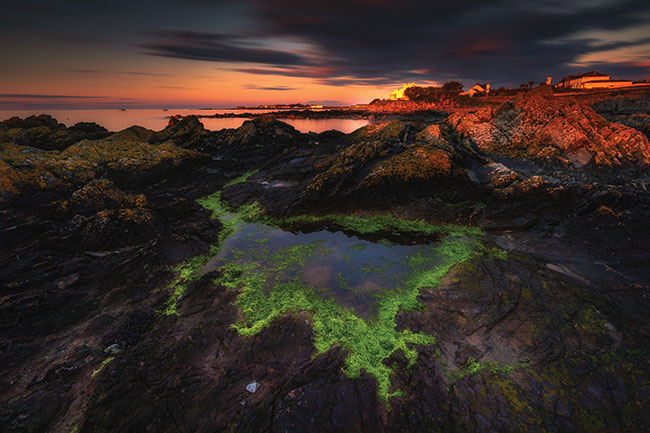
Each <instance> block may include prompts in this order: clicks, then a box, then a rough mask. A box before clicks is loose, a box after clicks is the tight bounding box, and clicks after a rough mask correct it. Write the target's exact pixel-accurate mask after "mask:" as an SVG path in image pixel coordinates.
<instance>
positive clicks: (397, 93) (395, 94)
mask: <svg viewBox="0 0 650 433" xmlns="http://www.w3.org/2000/svg"><path fill="white" fill-rule="evenodd" d="M413 86H416V84H415V83H409V84H404V86H403V87H402V88H401V89H395V90H393V91H392V92H390V100H391V101H397V100H400V99H408V98H407V97H406V96H404V92H405V91H406V89H408V88H409V87H413Z"/></svg>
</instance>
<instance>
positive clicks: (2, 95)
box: [0, 93, 106, 99]
mask: <svg viewBox="0 0 650 433" xmlns="http://www.w3.org/2000/svg"><path fill="white" fill-rule="evenodd" d="M0 98H3V99H6V98H13V99H102V98H106V96H87V95H39V94H31V93H0Z"/></svg>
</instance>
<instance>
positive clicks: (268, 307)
mask: <svg viewBox="0 0 650 433" xmlns="http://www.w3.org/2000/svg"><path fill="white" fill-rule="evenodd" d="M474 244H475V241H472V240H468V239H465V238H451V237H450V238H447V239H445V240H443V241H442V242H441V243H440V244H438V245H436V246H434V247H432V249H433V253H432V256H434V255H435V257H437V258H438V262H439V263H438V264H437V265H435V266H433V267H427V266H423V265H422V264H421V265H419V266H416V267H414V269H413V272H412V274H411V275H410V277H409V278H408V279H407V280H406V281H405V283H404V284H403V286H402V287H400V288H399V289H395V290H391V291H388V292H386V293H383V294H381V295H380V296H379V297H378V308H377V313H376V315H375V316H374V317H373V318H371V319H370V320H363V319H361V318H360V317H358V316H356V315H355V314H354V313H353V311H352V310H350V309H348V308H344V307H341V306H340V305H338V304H337V303H336V302H335V301H334V300H332V299H327V298H324V297H322V296H319V295H318V294H317V293H316V292H314V291H313V290H312V289H310V288H308V287H305V286H304V285H302V284H300V283H298V282H297V281H292V282H288V283H280V284H276V285H274V286H273V287H272V288H271V289H270V291H268V290H265V287H266V283H267V281H268V280H269V278H271V276H270V272H269V271H270V269H264V266H262V265H260V264H258V263H255V262H249V263H246V264H244V265H242V264H227V265H225V266H223V267H222V272H223V277H222V278H221V279H219V280H218V283H220V284H222V285H224V286H225V287H227V288H231V289H239V290H240V295H239V296H238V298H237V306H238V307H239V308H240V310H241V312H242V315H243V319H242V320H241V321H240V322H237V323H235V324H234V325H233V327H234V328H235V329H236V330H237V331H238V332H239V333H240V334H241V335H244V336H252V335H255V334H257V333H258V332H259V331H260V330H261V329H263V328H265V327H267V326H269V324H270V323H271V322H272V321H273V320H274V319H276V318H279V317H282V316H283V315H285V314H287V313H298V312H301V311H304V312H308V313H310V315H311V317H312V326H313V329H314V347H315V349H316V354H320V353H323V352H325V351H327V350H329V349H330V348H331V347H333V346H335V345H340V347H341V349H343V350H345V351H346V352H347V356H346V360H345V367H344V370H343V371H344V373H345V374H346V375H348V376H349V377H358V376H359V375H360V374H361V371H362V370H364V371H365V372H366V373H368V374H370V375H372V376H374V377H375V378H376V379H377V382H378V395H379V396H380V397H381V398H382V399H383V400H384V401H386V402H388V399H389V398H390V397H391V396H394V395H398V394H399V390H394V391H392V392H391V380H390V377H391V375H392V374H393V371H392V369H391V368H390V367H389V366H388V365H385V364H384V362H383V361H384V360H386V359H387V358H388V357H389V356H390V355H391V354H393V353H394V352H396V351H398V350H401V351H402V353H403V354H404V355H405V357H406V359H407V360H408V365H409V366H411V365H413V364H414V363H415V361H416V359H417V350H416V349H415V347H414V346H415V345H428V344H434V343H435V338H434V337H433V336H431V335H427V334H423V333H414V332H412V331H410V330H408V329H405V330H398V329H397V326H396V323H395V317H396V316H397V314H398V313H399V312H400V311H404V310H418V309H423V308H424V307H423V305H422V304H421V303H420V302H419V301H418V300H417V296H418V294H419V290H420V289H421V288H423V287H436V286H437V285H438V284H439V283H440V280H441V279H442V277H443V276H444V275H445V274H446V273H447V272H448V271H449V269H450V268H451V267H452V266H453V265H455V264H456V263H458V262H460V261H464V260H467V259H469V258H470V256H471V255H472V254H473V253H474V249H475V245H474ZM277 254H278V255H279V256H281V257H285V256H286V254H285V253H284V252H283V251H280V252H278V253H277ZM307 254H308V253H307ZM304 257H305V255H302V254H298V255H296V256H295V257H294V260H295V261H296V262H301V261H302V260H303V259H304ZM270 261H271V262H274V261H275V259H273V258H271V260H270ZM279 262H283V260H279Z"/></svg>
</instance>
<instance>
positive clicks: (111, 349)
mask: <svg viewBox="0 0 650 433" xmlns="http://www.w3.org/2000/svg"><path fill="white" fill-rule="evenodd" d="M121 351H122V348H121V347H120V345H119V344H117V343H115V344H111V345H110V346H108V347H107V348H106V349H104V352H106V353H108V354H109V355H117V354H118V353H120V352H121Z"/></svg>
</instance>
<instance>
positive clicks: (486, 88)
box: [461, 83, 490, 98]
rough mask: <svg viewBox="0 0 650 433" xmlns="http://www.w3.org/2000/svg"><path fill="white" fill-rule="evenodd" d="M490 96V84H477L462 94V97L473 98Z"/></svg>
mask: <svg viewBox="0 0 650 433" xmlns="http://www.w3.org/2000/svg"><path fill="white" fill-rule="evenodd" d="M489 94H490V83H476V84H474V86H472V88H471V89H469V90H468V91H467V92H462V93H461V95H466V96H469V97H470V98H471V97H472V96H476V95H485V96H487V95H489Z"/></svg>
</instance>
